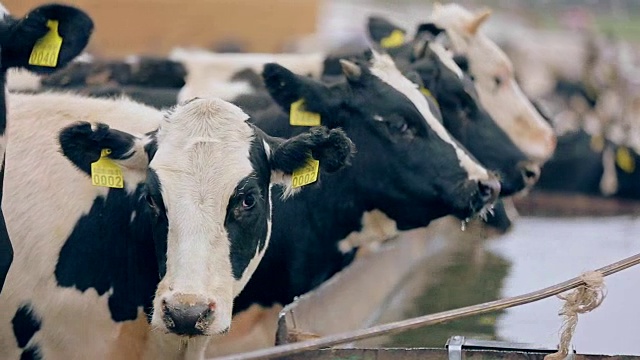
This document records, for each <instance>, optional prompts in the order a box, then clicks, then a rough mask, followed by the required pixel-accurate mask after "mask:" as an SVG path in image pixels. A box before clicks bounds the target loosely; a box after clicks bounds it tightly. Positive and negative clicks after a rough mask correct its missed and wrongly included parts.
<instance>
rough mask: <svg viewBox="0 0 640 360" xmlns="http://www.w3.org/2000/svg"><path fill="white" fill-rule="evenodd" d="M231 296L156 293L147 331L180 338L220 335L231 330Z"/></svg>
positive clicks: (170, 292) (172, 292)
mask: <svg viewBox="0 0 640 360" xmlns="http://www.w3.org/2000/svg"><path fill="white" fill-rule="evenodd" d="M232 307H233V296H232V295H231V294H228V296H216V297H212V296H202V295H193V294H185V293H181V292H176V291H164V292H160V291H158V292H156V297H155V299H154V301H153V314H152V316H151V327H152V329H153V330H154V331H160V332H163V333H167V334H175V335H178V336H182V337H187V338H191V337H197V336H212V335H218V334H224V333H226V332H228V331H229V328H230V326H231V317H232Z"/></svg>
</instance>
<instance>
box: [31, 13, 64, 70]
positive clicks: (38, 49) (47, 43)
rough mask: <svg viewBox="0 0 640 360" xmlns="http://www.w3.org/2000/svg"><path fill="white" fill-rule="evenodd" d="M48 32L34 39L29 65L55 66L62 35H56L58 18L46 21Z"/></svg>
mask: <svg viewBox="0 0 640 360" xmlns="http://www.w3.org/2000/svg"><path fill="white" fill-rule="evenodd" d="M47 27H48V28H49V32H48V33H47V34H46V35H45V36H43V37H42V38H40V39H39V40H38V41H36V44H35V45H34V46H33V50H31V56H30V57H29V65H38V66H47V67H56V65H58V55H60V48H61V47H62V37H60V35H58V20H49V21H47Z"/></svg>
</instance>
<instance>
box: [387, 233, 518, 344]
mask: <svg viewBox="0 0 640 360" xmlns="http://www.w3.org/2000/svg"><path fill="white" fill-rule="evenodd" d="M510 267H511V264H510V262H509V261H508V260H506V259H505V258H504V257H502V256H499V255H496V254H494V253H492V252H489V251H487V250H486V249H485V248H484V246H483V245H482V243H474V242H470V243H467V244H461V246H459V247H458V248H457V249H456V250H455V252H454V253H453V254H452V256H451V258H450V261H449V263H448V264H447V265H446V266H444V267H443V268H442V269H441V272H440V273H439V274H430V275H431V276H433V278H432V279H431V280H430V281H429V283H428V284H426V287H425V288H424V289H423V290H422V293H421V294H420V295H418V296H417V298H416V299H415V300H414V301H413V304H412V305H411V306H410V307H409V308H407V309H405V311H404V313H403V315H404V316H403V317H404V318H409V317H414V316H420V315H424V314H432V313H437V312H441V311H445V310H450V309H455V308H459V307H463V306H467V305H472V304H477V303H481V302H486V301H491V300H494V299H496V298H497V297H499V294H500V289H501V288H502V286H503V283H504V279H505V277H506V276H507V274H508V272H509V269H510ZM420 272H421V271H420V269H419V268H418V269H416V270H415V271H414V272H413V273H414V274H418V273H420ZM499 315H500V313H491V314H485V315H479V316H473V317H469V318H466V319H462V320H457V321H452V322H449V323H445V324H440V325H436V326H431V327H427V328H422V329H417V330H412V331H408V332H405V333H402V334H399V335H395V336H393V337H391V338H390V339H388V340H387V341H386V342H385V344H384V345H386V346H392V347H398V346H400V347H425V346H426V347H442V346H443V345H444V344H445V343H446V341H447V339H448V338H449V337H450V336H451V335H454V334H455V335H464V336H468V337H472V338H476V339H487V340H495V339H497V336H496V320H497V317H498V316H499Z"/></svg>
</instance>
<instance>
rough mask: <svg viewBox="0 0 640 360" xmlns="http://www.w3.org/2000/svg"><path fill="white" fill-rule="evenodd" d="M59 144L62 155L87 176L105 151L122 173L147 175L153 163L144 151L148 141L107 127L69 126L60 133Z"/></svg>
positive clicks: (88, 124) (82, 124) (85, 124)
mask: <svg viewBox="0 0 640 360" xmlns="http://www.w3.org/2000/svg"><path fill="white" fill-rule="evenodd" d="M58 141H59V143H60V150H61V152H62V154H63V155H64V156H65V157H66V158H67V159H69V161H71V163H73V164H74V165H75V166H76V167H77V168H78V169H80V170H82V171H83V172H85V173H87V174H91V163H94V162H96V161H98V160H99V159H100V157H101V156H102V155H103V151H105V156H106V157H108V158H109V159H111V160H113V161H114V162H115V163H116V164H118V165H119V166H120V167H121V168H122V169H129V170H132V171H144V172H146V170H147V168H148V165H149V161H150V156H148V155H147V151H146V149H145V144H146V146H149V144H148V141H145V139H141V138H139V137H137V136H134V135H132V134H129V133H126V132H122V131H118V130H115V129H111V128H109V126H108V125H105V124H97V125H95V126H92V125H91V124H90V123H88V122H84V121H83V122H78V123H75V124H72V125H69V126H67V127H65V128H64V129H62V130H61V131H60V134H59V136H58Z"/></svg>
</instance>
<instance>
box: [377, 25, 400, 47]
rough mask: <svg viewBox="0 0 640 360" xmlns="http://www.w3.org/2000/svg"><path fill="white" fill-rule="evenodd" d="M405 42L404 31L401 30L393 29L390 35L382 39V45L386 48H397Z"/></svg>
mask: <svg viewBox="0 0 640 360" xmlns="http://www.w3.org/2000/svg"><path fill="white" fill-rule="evenodd" d="M402 44H404V33H403V32H402V31H400V30H397V29H396V30H393V31H392V32H391V34H389V36H387V37H385V38H382V40H380V46H382V47H383V48H385V49H389V48H395V47H398V46H401V45H402Z"/></svg>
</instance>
